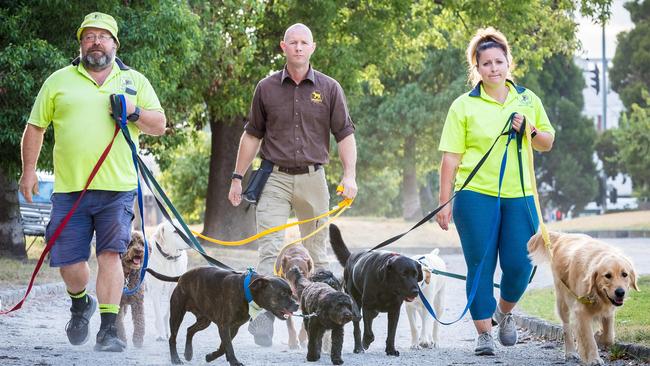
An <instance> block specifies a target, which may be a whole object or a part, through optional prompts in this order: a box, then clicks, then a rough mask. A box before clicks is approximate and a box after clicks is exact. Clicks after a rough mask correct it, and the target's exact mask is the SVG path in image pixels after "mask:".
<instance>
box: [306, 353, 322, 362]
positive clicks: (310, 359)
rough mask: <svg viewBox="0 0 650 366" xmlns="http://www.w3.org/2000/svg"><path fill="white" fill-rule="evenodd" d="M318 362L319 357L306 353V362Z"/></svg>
mask: <svg viewBox="0 0 650 366" xmlns="http://www.w3.org/2000/svg"><path fill="white" fill-rule="evenodd" d="M318 360H320V355H314V354H310V353H307V361H309V362H316V361H318Z"/></svg>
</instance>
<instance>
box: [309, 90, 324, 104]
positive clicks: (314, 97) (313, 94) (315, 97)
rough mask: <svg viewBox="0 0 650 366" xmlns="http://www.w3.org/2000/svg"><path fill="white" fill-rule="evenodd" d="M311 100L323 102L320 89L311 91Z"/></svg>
mask: <svg viewBox="0 0 650 366" xmlns="http://www.w3.org/2000/svg"><path fill="white" fill-rule="evenodd" d="M311 101H312V102H314V103H323V98H322V97H321V95H320V92H319V91H313V92H311Z"/></svg>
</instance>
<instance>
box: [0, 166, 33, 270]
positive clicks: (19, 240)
mask: <svg viewBox="0 0 650 366" xmlns="http://www.w3.org/2000/svg"><path fill="white" fill-rule="evenodd" d="M2 256H9V257H14V258H19V259H25V258H27V252H26V251H25V238H24V237H23V225H22V224H21V222H20V205H19V204H18V184H17V183H16V182H15V181H14V180H13V179H11V178H10V177H8V176H7V175H6V172H5V170H4V169H3V168H2V167H0V257H2Z"/></svg>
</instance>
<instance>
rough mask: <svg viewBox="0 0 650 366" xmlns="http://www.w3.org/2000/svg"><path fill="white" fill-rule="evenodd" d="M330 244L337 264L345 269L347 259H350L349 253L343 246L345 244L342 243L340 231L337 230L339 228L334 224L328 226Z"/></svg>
mask: <svg viewBox="0 0 650 366" xmlns="http://www.w3.org/2000/svg"><path fill="white" fill-rule="evenodd" d="M330 244H331V245H332V250H333V251H334V255H335V256H336V259H338V261H339V263H341V265H342V266H343V267H345V264H346V263H347V262H348V258H350V251H349V250H348V247H346V246H345V242H343V237H342V236H341V230H339V228H338V227H337V226H336V225H334V224H330Z"/></svg>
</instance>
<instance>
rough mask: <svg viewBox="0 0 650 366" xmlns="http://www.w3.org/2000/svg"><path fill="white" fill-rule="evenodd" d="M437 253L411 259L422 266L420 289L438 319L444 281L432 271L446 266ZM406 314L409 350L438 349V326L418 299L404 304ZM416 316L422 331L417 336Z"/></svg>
mask: <svg viewBox="0 0 650 366" xmlns="http://www.w3.org/2000/svg"><path fill="white" fill-rule="evenodd" d="M439 251H440V250H439V249H437V248H436V249H434V250H432V251H431V253H429V254H426V255H415V256H412V257H411V258H412V259H414V260H416V261H418V262H420V264H421V265H422V272H423V274H424V279H423V280H422V282H421V283H420V288H421V289H422V293H423V294H424V296H425V297H426V298H427V301H429V304H431V306H432V307H433V310H434V311H435V312H436V316H437V317H438V318H440V317H441V316H442V313H443V311H444V309H443V304H444V295H445V279H444V277H442V276H440V275H436V274H434V273H432V270H434V269H435V270H439V271H446V270H447V265H445V262H444V261H443V260H442V259H441V258H440V257H439V256H438V252H439ZM406 314H407V315H408V319H409V324H410V325H411V348H412V349H418V348H420V347H424V348H429V347H433V348H438V346H439V344H440V341H439V339H438V331H439V327H440V324H439V323H438V322H436V321H435V320H434V319H433V316H431V314H429V312H428V311H427V309H426V308H425V307H424V304H423V303H422V300H421V299H420V298H419V297H418V298H417V299H416V300H415V301H413V302H407V303H406ZM417 314H419V315H420V318H421V319H420V320H421V321H422V329H421V330H420V333H419V334H418V327H417ZM429 329H431V331H429Z"/></svg>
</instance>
